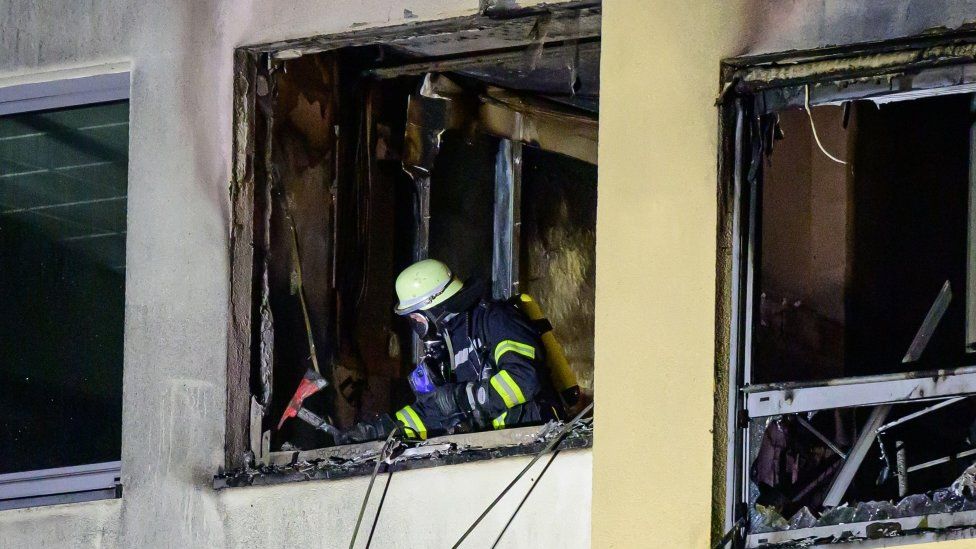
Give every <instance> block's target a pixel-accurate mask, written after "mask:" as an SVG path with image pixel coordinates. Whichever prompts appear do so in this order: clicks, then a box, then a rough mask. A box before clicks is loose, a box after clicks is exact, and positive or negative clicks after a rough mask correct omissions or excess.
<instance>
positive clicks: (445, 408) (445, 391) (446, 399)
mask: <svg viewBox="0 0 976 549" xmlns="http://www.w3.org/2000/svg"><path fill="white" fill-rule="evenodd" d="M459 387H460V388H462V390H463V387H464V386H463V385H460V384H457V383H448V384H446V385H441V386H440V387H438V388H436V389H434V391H433V392H432V393H428V395H427V399H428V401H429V402H430V403H432V404H433V407H434V408H435V409H436V410H437V411H438V412H440V413H441V415H442V416H444V417H452V416H456V415H459V414H460V413H461V412H462V411H463V410H462V409H461V408H460V407H459V406H458V400H457V397H456V393H457V389H458V388H459Z"/></svg>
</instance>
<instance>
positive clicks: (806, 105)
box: [803, 84, 847, 165]
mask: <svg viewBox="0 0 976 549" xmlns="http://www.w3.org/2000/svg"><path fill="white" fill-rule="evenodd" d="M803 109H804V110H805V111H807V117H808V118H810V129H811V130H813V139H814V141H816V142H817V146H818V147H820V152H822V153H824V154H825V155H827V158H829V159H831V160H833V161H834V162H836V163H838V164H845V165H846V164H847V162H845V161H843V160H841V159H840V158H837V157H836V156H834V155H832V154H830V153H829V152H827V149H825V148H824V146H823V143H821V142H820V136H819V135H817V126H816V125H815V124H814V123H813V113H812V112H810V84H807V85H806V86H804V87H803Z"/></svg>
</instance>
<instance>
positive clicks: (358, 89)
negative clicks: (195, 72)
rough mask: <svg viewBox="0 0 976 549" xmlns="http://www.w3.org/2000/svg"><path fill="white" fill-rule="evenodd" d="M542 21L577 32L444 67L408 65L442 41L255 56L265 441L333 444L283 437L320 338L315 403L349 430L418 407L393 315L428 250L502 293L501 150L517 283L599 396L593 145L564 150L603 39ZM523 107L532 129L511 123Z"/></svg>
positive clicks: (402, 327) (254, 332) (259, 363)
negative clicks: (409, 274) (513, 214)
mask: <svg viewBox="0 0 976 549" xmlns="http://www.w3.org/2000/svg"><path fill="white" fill-rule="evenodd" d="M574 17H575V16H574ZM576 19H579V17H576ZM539 20H540V21H543V23H544V24H545V25H549V26H550V29H553V28H555V26H554V25H556V24H557V23H558V24H564V25H566V28H568V29H570V30H569V31H568V32H570V34H572V33H574V32H575V33H576V34H572V35H573V36H574V40H572V41H570V42H567V41H565V40H561V39H560V40H555V41H554V42H553V43H552V44H551V45H550V44H548V43H547V42H546V37H547V36H548V34H546V33H543V34H541V35H539V36H537V37H536V39H535V40H534V41H531V40H530V41H529V43H527V44H522V45H521V46H520V47H517V48H512V47H508V48H504V49H503V50H501V51H494V50H492V51H491V53H492V56H488V57H485V56H484V55H483V53H484V52H479V51H470V52H466V53H465V55H463V56H458V55H451V56H443V57H444V58H445V59H449V61H450V67H449V69H450V70H437V69H438V67H437V66H436V65H432V66H430V67H426V68H420V69H417V68H416V67H414V66H413V65H412V64H411V63H413V64H416V62H417V60H418V59H427V58H429V57H430V56H431V54H436V53H437V51H436V50H437V47H438V42H437V41H433V40H432V41H430V42H429V43H428V44H427V45H426V46H425V48H426V49H425V50H424V51H423V52H418V51H416V50H415V49H414V48H413V47H412V46H409V44H408V45H406V46H405V45H404V44H399V43H397V42H396V41H391V42H387V43H379V44H354V45H350V46H348V47H342V48H338V49H332V50H329V51H324V52H319V53H307V54H304V55H301V56H294V57H293V56H286V57H285V58H273V57H271V56H270V54H262V56H261V57H260V58H258V59H257V62H256V63H255V73H254V94H255V100H254V101H255V108H256V114H257V116H256V117H255V123H254V127H253V131H254V134H255V138H254V141H255V150H254V151H253V154H254V157H255V158H256V159H257V160H256V162H255V166H256V167H255V172H256V174H255V175H256V177H255V187H254V204H253V235H254V257H253V280H252V285H251V313H250V314H251V322H250V330H251V335H250V340H251V346H250V352H251V355H250V364H251V375H250V388H251V393H252V395H253V397H254V402H255V404H256V405H257V407H258V408H257V409H258V410H259V411H260V413H261V423H262V426H261V431H262V432H265V433H267V432H269V431H270V448H271V450H277V449H281V448H286V449H288V448H301V449H309V448H319V447H323V446H328V445H331V444H332V440H331V437H329V436H328V435H326V434H325V433H324V432H322V431H319V430H315V429H313V428H312V427H311V426H309V425H308V424H306V423H304V422H302V421H300V420H298V419H291V420H288V421H286V422H285V423H284V426H283V427H282V428H281V429H280V430H279V429H277V423H278V420H279V418H280V417H281V415H282V412H283V411H284V409H285V407H286V405H287V403H288V401H289V399H290V398H291V396H292V394H293V393H294V391H295V389H296V387H297V386H298V384H299V381H300V380H301V378H302V376H303V374H304V373H305V372H306V370H307V369H308V368H310V367H313V366H314V365H313V361H312V353H311V352H310V350H309V343H308V337H309V336H308V332H309V331H310V332H311V337H312V339H313V341H314V344H315V349H316V353H315V356H316V359H317V360H316V362H317V363H318V366H319V368H320V370H321V373H322V375H323V376H324V377H325V378H326V379H327V380H328V382H329V386H328V387H327V388H326V389H325V390H323V391H321V392H319V393H317V394H315V395H314V396H312V397H310V398H308V399H306V400H305V403H304V404H305V407H306V408H308V409H309V410H310V411H313V412H315V413H317V414H319V415H320V416H322V417H324V418H326V419H327V420H328V421H329V422H330V423H332V424H333V425H335V426H336V427H338V428H348V427H351V426H352V425H353V424H354V423H355V422H356V421H359V420H361V419H364V418H367V417H370V416H372V415H375V414H381V413H392V412H393V411H395V410H396V409H398V408H400V407H402V406H403V405H405V404H408V403H409V402H410V401H412V399H413V396H412V393H411V392H410V390H409V386H408V384H407V382H406V375H407V374H409V372H410V370H411V368H412V365H413V359H414V352H415V351H414V342H413V336H412V333H411V332H410V330H409V328H408V326H407V325H406V323H405V322H404V321H403V320H402V319H401V318H399V317H397V316H396V315H394V314H393V309H394V305H395V294H394V290H393V282H394V279H395V277H396V274H397V273H398V272H399V271H400V270H401V269H403V268H404V267H406V266H407V265H409V264H410V263H411V262H412V261H414V260H415V259H417V258H419V257H425V256H429V257H434V258H437V259H441V260H443V261H445V262H446V263H448V264H449V265H451V266H452V267H453V268H454V269H455V271H456V272H457V274H458V275H459V276H460V277H462V278H469V277H478V278H481V279H483V280H485V281H486V282H487V283H488V286H489V287H491V285H492V280H493V275H494V270H493V265H494V263H495V262H497V260H496V258H495V254H496V252H495V248H497V243H498V240H499V238H502V237H501V236H500V235H499V231H498V229H497V228H496V221H495V216H496V213H495V201H496V200H497V198H496V194H497V186H498V182H497V178H498V177H497V174H498V169H499V168H498V166H497V165H498V158H499V154H500V150H501V149H502V148H503V144H504V142H516V143H518V144H519V150H520V153H519V154H520V156H519V158H520V161H521V162H520V167H521V172H520V175H521V177H520V178H519V181H520V184H521V199H520V201H519V207H518V208H516V209H517V210H518V211H520V212H522V217H521V218H517V219H515V220H513V221H512V224H513V225H516V224H517V225H518V226H519V227H520V228H521V230H515V232H514V234H516V235H518V236H517V242H516V243H515V246H514V249H515V250H516V258H515V260H512V261H511V263H512V265H511V266H512V267H513V268H515V269H516V275H515V277H514V278H515V279H516V284H517V285H518V286H520V287H521V289H522V291H530V292H531V293H532V295H533V297H536V299H537V300H538V301H539V302H540V304H541V305H542V307H543V309H544V310H545V311H546V312H547V313H548V315H547V316H548V318H549V319H550V320H551V322H552V324H553V325H554V327H555V330H556V335H557V337H558V338H560V339H561V340H562V341H563V342H565V343H564V345H565V347H566V352H567V355H568V356H569V359H570V362H571V367H572V368H573V370H574V371H575V372H576V374H577V377H578V378H579V382H580V386H581V389H582V391H583V393H584V395H586V397H587V398H591V397H592V379H593V377H592V369H593V299H594V298H593V287H594V274H595V272H594V256H595V216H596V166H595V164H594V163H595V137H594V140H593V142H592V144H593V145H594V146H593V147H592V151H593V153H592V157H589V156H586V157H585V158H583V159H580V158H579V157H580V156H583V155H581V154H579V153H577V152H574V149H572V148H571V147H572V146H575V145H569V146H567V145H566V143H577V142H578V141H579V140H578V139H577V132H575V131H570V130H569V128H574V127H576V126H577V125H578V124H579V123H583V124H584V125H587V127H591V128H593V129H595V127H596V126H595V124H596V120H597V109H598V105H599V80H598V78H599V35H598V29H597V34H596V35H595V36H590V37H584V38H580V36H579V35H580V34H585V32H583V31H581V30H579V26H580V23H579V22H578V21H577V22H576V23H575V25H576V27H575V28H576V30H575V31H574V30H573V28H574V27H573V24H574V23H572V21H573V18H570V19H569V21H570V22H569V23H560V19H559V17H557V16H552V15H543V16H540V18H539ZM504 25H511V24H510V23H504V24H503V26H504ZM536 26H537V27H538V23H537V25H536ZM584 26H585V24H584ZM543 29H544V28H543ZM584 30H585V29H584ZM535 32H540V31H539V29H537V30H536V31H535ZM546 32H547V33H551V34H555V31H551V30H550V31H546ZM553 38H557V37H553ZM404 43H406V42H404ZM420 53H422V54H423V55H420ZM434 57H435V58H437V56H436V55H435V56H434ZM459 57H460V59H459ZM468 58H470V61H466V59H468ZM401 69H402V70H401ZM445 98H446V99H445ZM489 107H490V108H489ZM491 109H495V111H493V112H494V113H495V114H492V113H490V112H488V111H489V110H491ZM486 113H487V114H486ZM498 113H501V114H498ZM506 113H516V114H515V115H511V116H510V117H507V116H509V115H508V114H506ZM523 115H524V116H523ZM523 117H524V119H525V120H528V121H529V122H527V123H532V124H535V125H536V126H535V127H534V129H537V130H538V131H536V133H531V132H524V133H516V130H519V131H521V130H520V129H519V128H513V127H512V125H511V124H507V122H508V121H509V120H515V119H522V118H523ZM593 135H594V136H595V131H593ZM560 137H562V138H560ZM567 147H570V148H567ZM584 148H585V147H584ZM418 174H419V175H418ZM425 178H426V179H425ZM421 181H426V182H427V184H429V194H428V195H427V196H426V199H425V197H424V191H423V185H421V183H420V182H421ZM425 200H429V217H430V219H429V228H428V227H427V226H426V222H425V218H424V215H423V212H424V206H423V204H424V202H425ZM496 286H497V283H496ZM303 298H304V301H305V307H306V308H307V311H308V321H307V323H306V319H305V314H304V312H303V305H302V299H303ZM253 409H254V407H253V406H252V421H253V417H254V416H253Z"/></svg>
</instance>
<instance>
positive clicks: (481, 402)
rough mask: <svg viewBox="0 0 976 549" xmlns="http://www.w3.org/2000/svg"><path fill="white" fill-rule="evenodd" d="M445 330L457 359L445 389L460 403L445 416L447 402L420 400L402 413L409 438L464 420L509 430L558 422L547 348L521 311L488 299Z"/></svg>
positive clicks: (450, 322)
mask: <svg viewBox="0 0 976 549" xmlns="http://www.w3.org/2000/svg"><path fill="white" fill-rule="evenodd" d="M444 328H445V329H444V332H445V336H446V337H445V339H446V340H447V341H448V348H449V349H450V351H449V352H452V353H453V361H451V366H450V367H449V369H450V370H451V372H449V375H450V379H448V380H447V381H448V384H447V385H446V386H445V388H442V390H450V391H451V392H452V393H453V394H454V395H455V396H456V399H455V400H456V405H452V406H451V408H452V409H451V410H450V411H448V412H447V413H445V406H444V405H443V403H440V404H438V403H435V402H434V401H433V400H432V397H431V396H430V395H424V396H422V397H419V398H418V399H417V401H416V402H414V403H413V404H411V405H409V406H405V407H404V408H402V409H401V410H400V411H399V412H397V413H396V421H397V422H398V423H400V424H401V425H403V426H404V428H405V429H404V430H405V431H406V432H407V433H408V434H410V435H412V436H415V438H427V436H434V435H438V434H443V433H446V432H449V431H450V430H452V429H453V428H454V427H456V426H458V425H459V424H461V423H464V422H466V423H468V425H469V426H470V427H471V428H474V429H487V428H494V429H503V428H505V427H511V426H517V425H530V424H539V423H542V422H545V421H548V420H550V419H555V418H556V410H555V407H554V404H555V402H556V399H555V398H554V395H555V392H554V390H553V389H552V384H551V382H550V380H549V374H548V371H547V370H546V366H545V350H544V348H543V346H542V342H541V340H540V339H539V334H538V332H537V331H536V330H535V329H534V328H533V327H532V324H531V321H530V320H529V319H528V318H526V317H525V315H524V314H523V313H522V312H521V311H520V310H519V309H518V308H516V307H515V306H514V305H512V304H509V303H506V302H499V301H490V300H485V299H482V300H480V301H479V302H478V303H477V305H475V306H474V307H473V308H471V309H470V310H468V311H466V312H462V313H457V314H456V315H454V316H453V317H451V318H450V319H449V320H447V321H446V322H445V327H444Z"/></svg>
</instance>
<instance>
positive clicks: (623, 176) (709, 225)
mask: <svg viewBox="0 0 976 549" xmlns="http://www.w3.org/2000/svg"><path fill="white" fill-rule="evenodd" d="M755 4H757V3H756V2H748V1H747V0H721V1H716V0H685V1H674V2H654V3H650V2H641V1H638V0H608V1H606V2H604V14H605V15H604V20H603V58H602V69H601V70H602V73H601V79H602V83H601V86H602V89H601V96H602V97H601V99H602V100H601V103H600V104H601V107H600V109H601V112H600V174H599V177H600V197H599V206H598V221H597V234H598V235H599V236H598V239H597V294H596V308H597V309H596V315H597V321H596V380H595V385H596V386H597V389H596V390H597V392H598V393H599V405H598V408H597V411H596V417H597V419H596V421H597V423H598V424H599V427H598V428H597V429H596V432H595V436H596V439H595V444H594V471H593V538H592V542H593V547H598V548H602V547H708V546H709V536H710V521H711V511H712V509H711V490H712V462H711V460H712V455H713V454H712V434H711V432H710V429H711V427H712V418H713V407H714V403H713V396H712V395H713V389H714V347H715V345H714V337H715V257H716V255H715V245H716V216H717V213H716V207H717V200H716V191H717V183H716V181H717V179H716V178H717V176H716V173H717V171H716V170H717V165H716V158H717V131H718V130H717V112H716V109H715V107H714V106H713V103H714V100H715V96H716V93H717V91H718V79H719V62H720V60H721V59H722V58H725V57H729V56H734V55H739V54H742V53H744V48H745V47H747V46H748V44H747V42H748V40H749V37H748V36H747V34H748V33H747V32H745V31H746V29H748V28H750V25H751V26H753V27H754V26H755V25H756V24H757V23H756V21H757V19H756V18H754V17H751V16H750V15H749V13H750V12H752V13H754V14H756V15H757V16H759V17H761V12H762V10H758V11H753V10H752V9H750V7H751V6H753V5H755ZM770 9H772V8H770ZM767 15H768V14H767ZM811 16H813V15H811ZM851 24H852V25H854V24H856V22H851ZM775 30H776V29H775V28H773V29H771V30H770V32H773V31H775ZM787 30H788V29H787ZM779 31H780V32H782V31H783V29H782V28H779ZM767 38H768V37H767ZM789 39H790V37H787V38H786V40H789ZM815 45H816V44H810V45H807V46H806V47H814V46H815ZM963 546H966V547H971V546H972V547H976V542H973V541H962V542H955V543H944V544H942V545H940V546H939V547H953V548H955V547H963Z"/></svg>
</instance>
